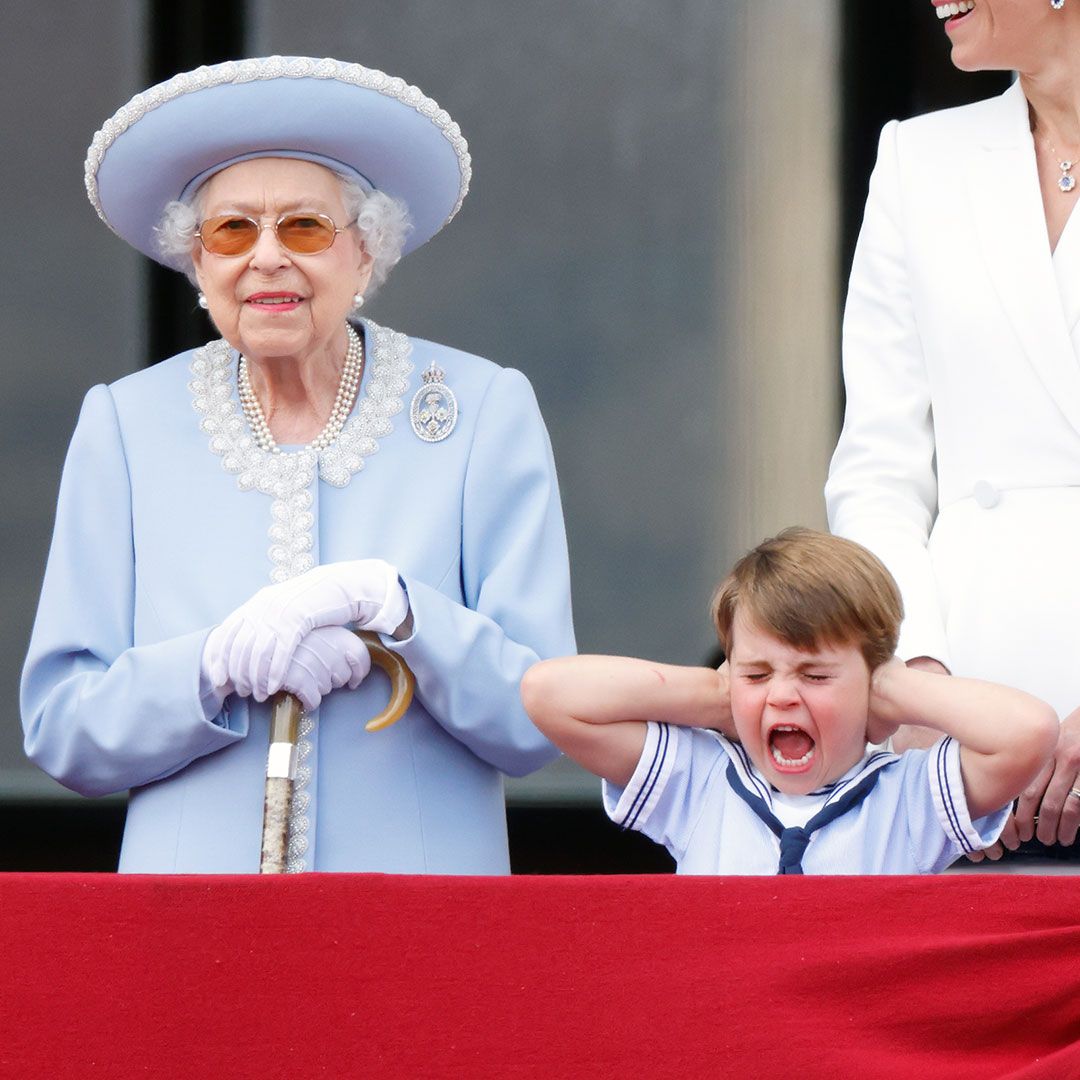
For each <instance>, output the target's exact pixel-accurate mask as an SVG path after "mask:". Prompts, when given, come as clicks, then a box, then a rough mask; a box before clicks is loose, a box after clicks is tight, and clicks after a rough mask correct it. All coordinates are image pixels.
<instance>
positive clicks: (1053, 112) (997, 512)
mask: <svg viewBox="0 0 1080 1080" xmlns="http://www.w3.org/2000/svg"><path fill="white" fill-rule="evenodd" d="M932 10H933V13H934V14H935V15H936V16H937V18H938V19H939V20H940V21H941V24H942V27H943V30H944V33H946V34H947V35H948V37H949V40H950V41H951V43H952V59H953V62H954V63H955V64H956V65H957V66H958V67H960V68H962V69H964V70H984V69H1015V70H1017V71H1018V72H1019V79H1018V81H1017V82H1015V83H1014V84H1013V86H1012V87H1011V88H1010V89H1009V90H1008V91H1006V93H1005V94H1003V95H1002V96H1001V97H998V98H995V99H993V100H989V101H982V102H979V103H978V104H975V105H970V106H967V107H965V108H959V109H951V110H949V111H947V112H941V113H935V114H931V115H929V116H922V117H918V118H916V119H914V120H909V121H906V122H904V123H901V124H897V123H895V122H893V123H890V124H888V125H887V126H886V127H885V129H884V131H883V132H882V135H881V144H880V149H879V154H878V162H877V167H876V169H875V171H874V175H873V177H872V179H871V182H870V196H869V200H868V202H867V205H866V217H865V221H864V223H863V228H862V234H861V236H860V239H859V245H858V249H857V252H856V257H855V263H854V266H853V269H852V276H851V286H850V292H849V295H848V304H847V311H846V315H845V323H844V377H845V384H846V387H847V415H846V418H845V422H844V429H843V433H842V435H841V437H840V442H839V445H838V447H837V449H836V454H835V457H834V459H833V463H832V469H831V474H830V477H829V482H828V486H827V488H826V497H827V501H828V504H829V515H830V522H831V525H832V528H833V530H834V531H836V532H838V533H841V534H842V535H844V536H848V537H851V538H852V539H855V540H858V541H860V542H861V543H863V544H865V545H866V546H867V547H869V548H870V549H871V550H873V551H874V552H876V554H878V555H879V556H880V557H881V558H882V559H883V560H884V561H885V563H886V564H887V565H888V566H889V568H890V569H891V570H892V572H893V574H894V575H895V577H896V579H897V581H898V582H899V584H900V586H901V590H902V593H903V597H904V605H905V609H906V613H907V618H906V620H905V623H904V628H903V632H902V634H901V642H900V648H901V652H902V655H904V656H905V657H906V658H908V659H909V661H910V662H912V663H916V664H919V665H921V666H925V667H927V668H930V669H933V670H939V671H946V670H949V671H952V672H955V673H956V674H960V675H969V676H976V677H983V678H987V679H992V680H995V681H998V682H1004V683H1011V684H1012V685H1014V686H1018V687H1020V688H1022V689H1024V690H1027V691H1030V692H1031V693H1033V694H1035V695H1037V696H1038V697H1041V698H1043V699H1045V700H1046V701H1049V702H1051V703H1052V704H1053V705H1054V706H1055V708H1056V709H1057V710H1058V712H1059V715H1060V716H1061V717H1062V722H1061V735H1060V742H1059V745H1058V750H1057V754H1056V756H1055V759H1054V761H1053V763H1052V765H1051V766H1050V767H1049V768H1047V770H1046V771H1045V772H1044V773H1043V775H1042V776H1041V777H1040V778H1039V779H1038V781H1037V782H1036V783H1035V784H1034V785H1033V786H1032V787H1031V788H1030V789H1029V790H1028V791H1027V792H1026V793H1025V794H1024V796H1023V797H1022V798H1021V799H1020V801H1019V805H1018V808H1017V810H1016V814H1015V818H1014V820H1013V821H1012V822H1011V823H1010V824H1009V825H1008V826H1007V827H1006V831H1005V833H1004V834H1003V841H1004V843H1005V845H1006V846H1007V847H1010V848H1016V847H1017V846H1018V845H1019V843H1020V842H1021V841H1029V840H1031V839H1032V838H1033V837H1035V838H1037V840H1038V841H1039V842H1041V844H1042V845H1066V846H1067V845H1071V844H1073V842H1074V840H1075V839H1076V835H1077V826H1078V825H1080V777H1078V773H1080V663H1078V657H1080V617H1078V613H1080V558H1078V557H1077V536H1078V535H1080V221H1077V220H1075V219H1076V218H1077V214H1076V213H1075V212H1074V210H1075V207H1076V204H1077V200H1078V191H1077V187H1078V179H1080V0H970V2H969V0H965V2H964V3H961V4H956V3H953V4H948V3H939V2H937V0H934V6H933V9H932ZM928 14H929V13H928ZM911 739H912V741H914V742H915V743H918V742H920V741H925V740H921V739H920V737H919V736H918V735H917V734H913V735H912V736H911ZM1039 850H1040V851H1043V852H1044V853H1045V854H1051V852H1048V851H1046V850H1045V849H1043V848H1040V849H1039ZM1074 850H1075V849H1074ZM1056 851H1057V852H1058V853H1060V854H1065V852H1062V851H1061V848H1060V847H1058V848H1057V849H1056ZM990 854H991V855H992V857H999V856H1000V855H1001V850H1000V848H996V849H994V850H993V851H991V853H990Z"/></svg>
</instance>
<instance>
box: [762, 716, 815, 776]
mask: <svg viewBox="0 0 1080 1080" xmlns="http://www.w3.org/2000/svg"><path fill="white" fill-rule="evenodd" d="M815 750H816V747H815V745H814V740H813V739H811V738H810V736H809V735H807V733H806V732H805V731H803V729H802V728H800V727H795V726H794V724H777V725H776V727H774V728H772V729H771V730H770V731H769V753H771V754H772V759H773V764H774V765H775V766H776V767H777V768H778V769H779V770H780V771H781V772H803V771H805V770H806V769H808V768H809V767H810V762H811V761H813V759H814V751H815Z"/></svg>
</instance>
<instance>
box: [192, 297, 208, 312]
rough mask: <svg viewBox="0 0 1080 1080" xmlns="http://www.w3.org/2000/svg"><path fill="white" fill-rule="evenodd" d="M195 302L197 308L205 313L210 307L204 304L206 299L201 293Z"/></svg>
mask: <svg viewBox="0 0 1080 1080" xmlns="http://www.w3.org/2000/svg"><path fill="white" fill-rule="evenodd" d="M195 302H196V303H197V304H198V305H199V307H201V308H202V309H203V311H205V310H206V309H207V308H208V307H209V306H210V305H209V304H208V303H207V302H206V297H205V296H204V295H203V294H202V293H199V298H198V300H196V301H195Z"/></svg>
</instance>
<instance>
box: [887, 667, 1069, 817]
mask: <svg viewBox="0 0 1080 1080" xmlns="http://www.w3.org/2000/svg"><path fill="white" fill-rule="evenodd" d="M870 713H871V716H872V717H874V718H875V719H876V720H878V721H880V722H883V723H886V724H921V725H922V726H924V727H929V728H933V729H934V730H935V731H940V732H942V733H943V734H945V735H951V736H952V737H953V738H954V739H956V741H957V742H958V743H959V744H960V771H961V773H962V775H963V778H964V792H965V795H966V797H967V805H968V812H969V813H970V815H971V817H972V818H973V819H974V818H980V817H983V816H984V815H986V814H989V813H992V812H993V811H995V810H1000V809H1001V807H1003V806H1005V805H1006V804H1007V803H1009V802H1011V801H1012V800H1013V799H1014V798H1015V797H1016V796H1017V795H1019V794H1020V792H1021V791H1023V789H1024V788H1025V787H1026V786H1027V784H1028V783H1030V782H1031V780H1032V779H1034V777H1035V776H1036V775H1037V774H1038V772H1039V770H1040V769H1041V768H1042V767H1043V766H1044V765H1045V764H1046V762H1047V760H1048V759H1049V758H1050V756H1051V754H1053V752H1054V747H1055V746H1056V744H1057V737H1058V719H1057V715H1056V714H1055V713H1054V710H1053V709H1051V708H1050V706H1049V705H1047V704H1046V703H1045V702H1043V701H1040V700H1039V699H1038V698H1036V697H1032V696H1031V695H1030V694H1025V693H1024V692H1023V691H1022V690H1014V689H1012V688H1011V687H1007V686H999V685H998V684H997V683H990V682H982V681H981V680H978V679H962V678H958V677H957V676H951V677H950V678H947V679H943V678H941V676H940V675H936V674H931V673H929V672H926V671H918V670H916V669H914V668H909V667H905V666H904V665H903V664H902V663H901V662H900V661H899V660H896V659H893V660H890V661H888V663H885V664H882V665H881V667H879V668H878V669H877V671H875V672H874V675H873V679H872V681H871V697H870Z"/></svg>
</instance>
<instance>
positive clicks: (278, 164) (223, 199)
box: [192, 158, 371, 362]
mask: <svg viewBox="0 0 1080 1080" xmlns="http://www.w3.org/2000/svg"><path fill="white" fill-rule="evenodd" d="M294 211H310V212H313V213H319V214H325V215H326V216H327V217H329V218H331V219H332V220H333V221H334V224H335V225H337V226H338V228H342V227H344V226H345V225H347V224H348V221H347V218H346V213H345V205H344V203H343V201H342V195H341V185H340V184H339V182H338V180H337V177H335V176H334V174H333V173H331V172H330V170H329V169H326V168H324V167H323V166H322V165H316V164H315V163H314V162H311V161H299V160H292V159H290V158H255V159H253V160H251V161H242V162H239V163H238V164H236V165H230V166H229V168H227V169H223V170H222V171H221V172H219V173H218V174H217V175H216V176H213V177H211V178H210V180H209V181H207V183H206V185H205V187H204V188H203V189H202V191H201V192H200V200H199V220H200V221H205V220H206V219H208V218H212V217H218V216H219V215H224V214H241V215H245V216H247V217H251V218H254V219H255V220H257V221H258V222H259V223H260V224H262V225H264V226H266V225H269V226H273V224H274V223H275V222H276V221H277V219H278V218H279V217H280V216H281V215H282V214H285V213H292V212H294ZM192 259H193V261H194V264H195V277H196V279H197V280H198V283H199V288H200V289H201V290H202V292H203V294H204V295H205V296H206V301H207V307H208V309H209V312H210V317H211V318H212V319H213V320H214V324H215V325H216V326H217V328H218V330H219V331H220V332H221V334H222V336H223V337H224V338H225V339H226V341H228V342H229V344H230V345H232V346H233V348H235V349H238V350H239V351H240V352H241V353H243V354H244V356H246V357H247V358H248V359H249V360H254V361H256V362H258V361H264V360H274V359H283V358H284V359H292V360H299V361H301V362H303V361H309V360H316V361H317V360H319V359H320V358H321V356H322V355H323V354H334V355H336V354H337V353H338V352H340V353H342V354H343V353H344V351H345V316H346V315H347V314H348V312H349V310H350V309H351V307H352V298H353V294H354V293H356V292H357V291H363V289H364V287H365V286H366V285H367V282H368V279H369V278H370V276H371V258H370V256H369V255H368V254H367V253H366V252H365V251H364V247H363V244H362V242H361V241H360V238H359V236H358V234H357V232H356V230H355V229H346V230H345V231H344V232H341V233H338V235H337V236H336V237H335V239H334V242H333V243H332V244H331V245H330V247H328V248H327V249H326V250H325V251H320V252H318V253H317V254H315V255H297V254H294V253H293V252H291V251H289V250H288V249H287V248H285V247H283V246H282V245H281V244H280V243H279V242H278V238H277V235H276V234H275V232H274V230H273V228H264V229H262V231H261V232H260V233H259V239H258V241H257V242H256V244H255V246H254V247H253V248H252V249H251V251H249V252H247V253H246V254H244V255H236V256H226V255H215V254H213V253H212V252H209V251H206V250H205V249H204V248H203V246H202V244H201V243H200V242H199V241H197V240H196V242H195V247H194V249H193V251H192Z"/></svg>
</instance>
